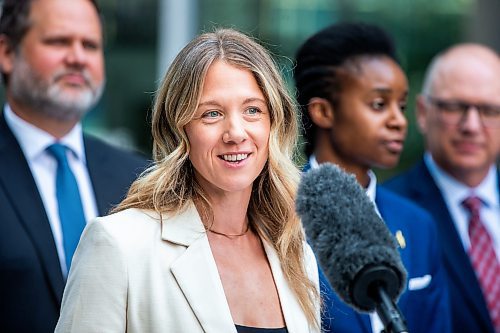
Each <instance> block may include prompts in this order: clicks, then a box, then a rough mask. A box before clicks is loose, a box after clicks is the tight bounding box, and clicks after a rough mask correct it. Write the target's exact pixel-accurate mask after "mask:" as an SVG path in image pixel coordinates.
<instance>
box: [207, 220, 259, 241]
mask: <svg viewBox="0 0 500 333" xmlns="http://www.w3.org/2000/svg"><path fill="white" fill-rule="evenodd" d="M249 229H250V223H247V228H246V229H245V231H243V232H242V233H240V234H225V233H223V232H220V231H215V230H213V229H211V228H208V231H209V232H211V233H213V234H216V235H221V236H224V237H227V238H229V239H232V238H235V237H240V236H244V235H245V234H246V233H247V232H248V230H249Z"/></svg>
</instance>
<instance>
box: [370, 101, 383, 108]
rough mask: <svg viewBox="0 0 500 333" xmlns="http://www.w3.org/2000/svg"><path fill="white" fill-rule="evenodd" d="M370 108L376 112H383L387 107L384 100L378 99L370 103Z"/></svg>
mask: <svg viewBox="0 0 500 333" xmlns="http://www.w3.org/2000/svg"><path fill="white" fill-rule="evenodd" d="M370 107H371V108H372V109H374V110H382V109H383V108H384V107H385V102H384V100H382V99H376V100H374V101H372V102H371V103H370Z"/></svg>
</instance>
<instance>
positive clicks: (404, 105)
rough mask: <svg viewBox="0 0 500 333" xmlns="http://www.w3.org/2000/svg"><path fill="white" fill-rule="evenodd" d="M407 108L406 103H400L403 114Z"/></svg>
mask: <svg viewBox="0 0 500 333" xmlns="http://www.w3.org/2000/svg"><path fill="white" fill-rule="evenodd" d="M407 106H408V103H407V102H406V101H404V102H401V103H399V109H400V110H401V112H405V111H406V107H407Z"/></svg>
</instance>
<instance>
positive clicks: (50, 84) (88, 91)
mask: <svg viewBox="0 0 500 333" xmlns="http://www.w3.org/2000/svg"><path fill="white" fill-rule="evenodd" d="M71 73H78V74H79V75H82V76H83V77H84V80H85V87H80V88H75V91H74V92H67V91H65V89H63V88H62V87H61V86H60V85H58V84H57V81H58V79H59V78H60V77H61V76H63V75H67V74H71ZM9 86H10V88H9V89H10V92H11V94H12V97H13V98H14V99H15V100H17V101H19V103H22V104H24V105H27V106H29V107H30V108H31V109H32V110H33V111H34V112H39V113H42V114H44V115H46V116H47V117H50V118H52V119H56V120H60V121H68V120H79V119H81V118H82V117H83V116H84V115H85V114H86V113H87V112H88V111H89V110H90V108H92V107H93V106H94V105H95V104H96V103H97V101H98V100H99V98H100V97H101V95H102V92H103V88H104V82H102V83H101V84H99V85H95V84H94V83H92V81H91V78H90V75H89V74H88V72H87V71H86V70H79V69H73V70H72V69H63V70H59V71H58V72H56V73H54V74H53V75H52V77H51V78H50V79H49V80H45V79H43V78H41V77H40V76H39V75H37V74H36V73H34V71H33V70H32V69H31V67H30V65H29V64H28V63H27V62H26V61H25V60H24V58H23V56H22V55H17V56H16V59H15V63H14V68H13V70H12V73H11V74H10V76H9ZM77 89H78V90H79V91H76V90H77Z"/></svg>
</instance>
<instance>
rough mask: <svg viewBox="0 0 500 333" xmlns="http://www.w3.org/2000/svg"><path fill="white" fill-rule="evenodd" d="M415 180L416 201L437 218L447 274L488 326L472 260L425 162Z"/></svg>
mask: <svg viewBox="0 0 500 333" xmlns="http://www.w3.org/2000/svg"><path fill="white" fill-rule="evenodd" d="M415 176H416V177H415V181H414V182H413V184H414V186H413V191H414V193H415V194H416V197H415V198H416V201H417V202H420V203H422V206H423V207H426V208H427V210H429V211H430V212H431V214H432V215H433V216H434V219H435V221H436V224H437V228H438V232H439V236H440V240H441V247H442V249H443V254H444V263H445V265H446V266H447V271H448V274H450V275H451V276H452V279H453V280H454V281H457V282H458V283H459V284H460V289H461V290H462V291H463V294H464V298H466V299H468V300H469V302H471V303H473V304H474V307H475V308H476V309H477V313H478V315H480V316H482V317H483V320H484V321H485V322H486V321H487V320H489V319H488V317H487V312H485V310H486V309H485V305H484V302H483V301H482V300H481V299H480V298H478V297H477V295H481V294H482V291H481V289H480V287H479V284H478V282H477V278H476V276H475V273H474V270H473V268H472V266H471V264H470V261H469V257H468V255H467V253H466V252H465V250H464V248H463V245H462V243H461V241H460V236H459V235H458V232H457V230H456V228H455V224H454V223H453V220H452V218H451V216H450V213H449V211H448V208H447V205H446V202H445V201H444V198H443V196H442V195H441V192H440V191H439V189H438V187H437V186H436V184H435V182H434V180H433V178H432V176H431V174H430V173H429V170H428V169H427V167H426V166H425V164H424V163H423V162H422V164H421V165H420V166H419V167H418V169H417V174H416V175H415Z"/></svg>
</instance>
